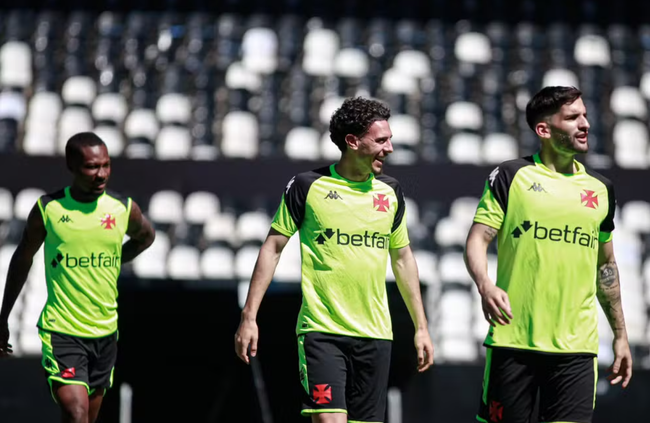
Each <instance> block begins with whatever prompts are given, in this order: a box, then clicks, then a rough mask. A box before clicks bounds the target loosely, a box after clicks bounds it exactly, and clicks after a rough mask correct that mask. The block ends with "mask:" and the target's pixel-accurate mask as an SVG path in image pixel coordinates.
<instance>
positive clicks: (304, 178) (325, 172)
mask: <svg viewBox="0 0 650 423" xmlns="http://www.w3.org/2000/svg"><path fill="white" fill-rule="evenodd" d="M324 176H332V173H331V172H330V168H329V166H325V167H321V168H318V169H313V170H310V171H307V172H302V173H299V174H297V175H296V176H294V177H293V178H291V179H290V180H289V183H287V186H286V188H285V190H284V192H285V194H289V193H292V192H302V193H307V191H309V187H311V185H312V184H313V183H314V182H316V181H317V180H318V179H320V178H322V177H324Z"/></svg>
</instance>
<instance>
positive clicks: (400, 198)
mask: <svg viewBox="0 0 650 423" xmlns="http://www.w3.org/2000/svg"><path fill="white" fill-rule="evenodd" d="M376 178H377V179H378V180H379V181H382V182H383V183H385V184H386V185H388V186H390V187H391V188H393V191H395V196H396V197H397V211H396V212H395V218H394V219H393V227H392V228H391V230H390V231H391V233H392V232H395V231H396V230H397V228H399V225H401V224H402V220H403V219H404V213H405V211H406V202H405V201H404V192H403V191H402V187H401V186H400V184H399V182H397V179H395V178H393V177H391V176H388V175H377V176H376Z"/></svg>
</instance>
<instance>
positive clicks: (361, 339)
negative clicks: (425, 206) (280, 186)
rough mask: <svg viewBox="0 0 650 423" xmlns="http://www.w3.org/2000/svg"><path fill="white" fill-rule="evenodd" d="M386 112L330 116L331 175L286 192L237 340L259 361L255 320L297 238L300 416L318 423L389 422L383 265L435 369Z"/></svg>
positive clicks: (309, 178) (353, 110)
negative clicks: (334, 158)
mask: <svg viewBox="0 0 650 423" xmlns="http://www.w3.org/2000/svg"><path fill="white" fill-rule="evenodd" d="M389 117H390V110H389V109H388V108H387V107H386V106H384V105H383V104H381V103H379V102H377V101H374V100H367V99H363V98H352V99H348V100H346V101H345V102H344V103H343V105H342V106H341V108H339V109H338V110H337V111H336V112H335V113H334V115H333V116H332V119H331V122H330V133H331V138H332V141H333V142H334V143H335V144H336V145H337V146H338V147H339V149H340V150H341V152H342V156H341V160H340V161H339V162H338V163H336V164H333V165H330V166H327V167H324V168H321V169H316V170H312V171H310V172H305V173H301V174H299V175H296V176H295V177H294V178H293V179H291V180H290V181H289V183H288V185H287V187H286V188H285V191H284V195H283V196H282V201H281V203H280V207H279V209H278V211H277V213H276V215H275V218H274V220H273V223H272V224H271V230H270V231H269V235H268V237H267V239H266V241H265V242H264V245H263V246H262V248H261V250H260V254H259V257H258V259H257V264H256V265H255V269H254V271H253V277H252V280H251V284H250V290H249V292H248V299H247V300H246V305H245V306H244V310H243V312H242V319H241V323H240V325H239V329H238V330H237V333H236V335H235V350H236V352H237V355H239V357H240V358H241V359H242V360H244V361H245V362H246V363H248V362H249V361H250V357H249V355H248V348H249V347H250V355H251V356H252V357H254V356H255V355H256V353H257V339H258V329H257V323H256V316H257V311H258V309H259V306H260V303H261V302H262V297H263V296H264V293H265V292H266V289H267V288H268V286H269V284H270V283H271V279H272V278H273V274H274V272H275V268H276V266H277V264H278V261H279V259H280V254H281V252H282V249H283V248H284V247H285V245H286V244H287V242H288V241H289V238H290V237H291V236H292V235H293V234H294V233H296V232H299V234H300V235H299V236H300V247H301V250H302V251H301V252H302V292H303V301H302V307H301V309H300V314H299V316H298V322H297V325H296V332H297V335H298V353H299V361H300V380H301V382H302V385H303V387H304V389H305V391H304V398H303V407H302V408H303V410H302V413H303V415H311V416H312V421H313V422H315V423H346V422H383V421H384V414H385V410H386V391H387V387H388V371H389V367H390V355H391V339H392V336H393V334H392V329H391V319H390V313H389V310H388V301H387V297H386V283H385V282H386V262H387V260H388V257H389V255H390V258H391V265H392V268H393V272H394V273H395V277H396V280H397V284H398V286H399V290H400V292H401V293H402V296H403V298H404V301H405V303H406V305H407V307H408V309H409V312H410V314H411V317H412V319H413V323H414V325H415V328H416V331H415V347H416V349H417V354H418V370H419V371H424V370H426V369H427V368H429V366H431V364H432V363H433V345H432V343H431V338H430V336H429V332H428V330H427V320H426V317H425V315H424V308H423V306H422V298H421V295H420V286H419V280H418V270H417V265H416V262H415V259H414V257H413V253H412V252H411V248H410V247H409V238H408V232H407V228H406V217H405V210H404V194H403V193H402V189H401V187H400V185H399V183H398V182H397V181H396V180H395V179H394V178H391V177H389V176H386V175H383V174H382V170H383V166H384V160H385V159H386V157H387V156H388V155H389V154H390V153H391V152H392V151H393V146H392V144H391V137H392V135H393V134H392V133H391V130H390V127H389V125H388V118H389Z"/></svg>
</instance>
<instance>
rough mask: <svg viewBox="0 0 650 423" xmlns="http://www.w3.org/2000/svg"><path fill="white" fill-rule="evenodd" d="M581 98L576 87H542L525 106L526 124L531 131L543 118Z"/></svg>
mask: <svg viewBox="0 0 650 423" xmlns="http://www.w3.org/2000/svg"><path fill="white" fill-rule="evenodd" d="M581 96H582V91H580V90H579V89H577V88H576V87H544V88H542V89H541V90H540V91H539V92H538V93H537V94H535V95H534V96H533V98H531V99H530V101H529V102H528V104H527V105H526V122H528V126H529V127H530V129H532V130H533V131H534V130H535V125H537V124H538V123H539V122H540V121H541V120H543V119H544V118H546V117H548V116H551V115H554V114H555V113H557V112H558V110H560V109H561V108H562V106H564V105H565V104H571V103H573V102H574V101H576V100H577V99H579V98H580V97H581Z"/></svg>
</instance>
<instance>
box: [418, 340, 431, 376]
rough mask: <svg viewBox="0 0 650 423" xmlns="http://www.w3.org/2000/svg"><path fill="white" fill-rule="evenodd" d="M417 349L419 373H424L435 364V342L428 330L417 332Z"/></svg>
mask: <svg viewBox="0 0 650 423" xmlns="http://www.w3.org/2000/svg"><path fill="white" fill-rule="evenodd" d="M415 349H416V351H417V353H418V372H423V371H425V370H427V369H428V368H429V367H431V365H432V364H433V342H431V336H430V335H429V331H428V330H427V329H418V330H417V331H416V332H415Z"/></svg>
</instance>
